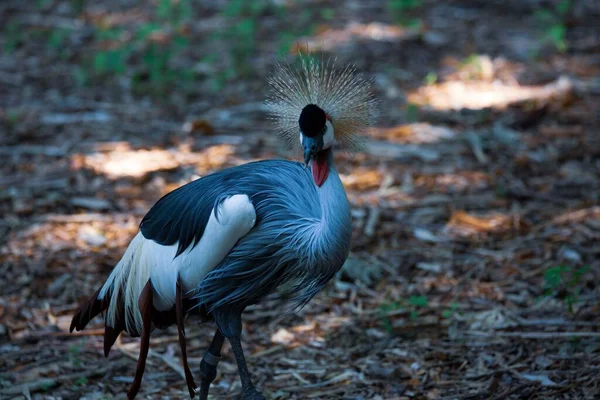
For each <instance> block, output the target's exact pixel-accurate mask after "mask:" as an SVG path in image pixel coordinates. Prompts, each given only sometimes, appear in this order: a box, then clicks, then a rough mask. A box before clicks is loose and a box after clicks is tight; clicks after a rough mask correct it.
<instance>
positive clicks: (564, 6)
mask: <svg viewBox="0 0 600 400" xmlns="http://www.w3.org/2000/svg"><path fill="white" fill-rule="evenodd" d="M570 9H571V0H562V1H561V2H560V3H558V4H557V5H556V11H557V12H558V14H560V15H561V16H563V17H564V16H565V14H566V13H568V12H569V10H570Z"/></svg>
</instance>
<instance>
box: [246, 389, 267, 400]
mask: <svg viewBox="0 0 600 400" xmlns="http://www.w3.org/2000/svg"><path fill="white" fill-rule="evenodd" d="M241 400H266V399H265V396H263V394H262V393H261V392H259V391H258V390H256V388H250V389H246V390H244V391H243V392H242V397H241Z"/></svg>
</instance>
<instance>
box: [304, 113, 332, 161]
mask: <svg viewBox="0 0 600 400" xmlns="http://www.w3.org/2000/svg"><path fill="white" fill-rule="evenodd" d="M298 125H299V126H300V144H301V145H302V148H303V149H304V162H305V163H306V164H308V162H309V161H310V160H311V159H312V158H314V157H315V156H316V155H317V154H318V153H319V152H320V151H323V150H326V149H328V148H330V147H331V146H333V143H334V141H335V139H334V137H335V135H334V132H333V124H332V123H331V117H330V116H329V115H327V113H326V112H325V111H323V109H322V108H321V107H319V106H317V105H316V104H308V105H307V106H306V107H304V108H303V109H302V112H300V117H299V118H298Z"/></svg>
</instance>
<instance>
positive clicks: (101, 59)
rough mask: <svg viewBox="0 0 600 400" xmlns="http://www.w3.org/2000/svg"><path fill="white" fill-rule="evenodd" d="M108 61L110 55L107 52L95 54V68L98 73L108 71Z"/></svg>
mask: <svg viewBox="0 0 600 400" xmlns="http://www.w3.org/2000/svg"><path fill="white" fill-rule="evenodd" d="M107 63H108V57H107V55H106V53H105V52H103V51H101V52H99V53H96V54H95V55H94V70H95V71H96V72H97V73H99V74H103V73H104V72H106V66H107Z"/></svg>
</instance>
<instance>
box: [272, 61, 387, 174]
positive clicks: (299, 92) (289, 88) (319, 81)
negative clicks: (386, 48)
mask: <svg viewBox="0 0 600 400" xmlns="http://www.w3.org/2000/svg"><path fill="white" fill-rule="evenodd" d="M268 82H269V85H270V87H271V93H270V96H269V98H268V99H267V102H266V104H267V107H268V109H269V114H270V117H271V119H272V120H273V121H274V122H275V123H276V125H277V127H278V130H279V133H280V135H281V136H282V137H283V138H284V139H285V140H286V141H287V142H288V144H289V145H290V147H292V148H294V147H297V145H298V134H299V135H300V145H301V146H302V151H303V154H304V161H305V162H306V163H307V164H308V162H309V161H310V160H311V159H314V158H315V156H316V155H317V154H318V153H319V152H321V151H323V150H326V149H329V148H330V147H332V146H333V145H334V144H337V145H340V146H341V147H342V148H345V149H347V150H358V149H360V147H361V144H362V134H364V133H365V130H366V129H367V128H368V127H369V126H372V125H373V124H374V123H375V119H376V117H377V103H376V100H375V98H374V97H373V95H372V93H371V82H370V81H369V80H367V79H366V78H365V77H364V76H363V75H361V74H359V73H357V72H356V70H355V68H354V67H353V66H351V65H349V66H346V67H344V68H341V69H337V68H336V67H335V63H334V62H333V61H326V62H323V61H322V60H321V61H320V60H318V59H316V58H313V57H311V58H306V57H304V58H301V61H300V65H299V66H292V65H290V64H278V65H277V67H276V70H275V73H274V74H273V76H272V77H271V78H269V80H268Z"/></svg>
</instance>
